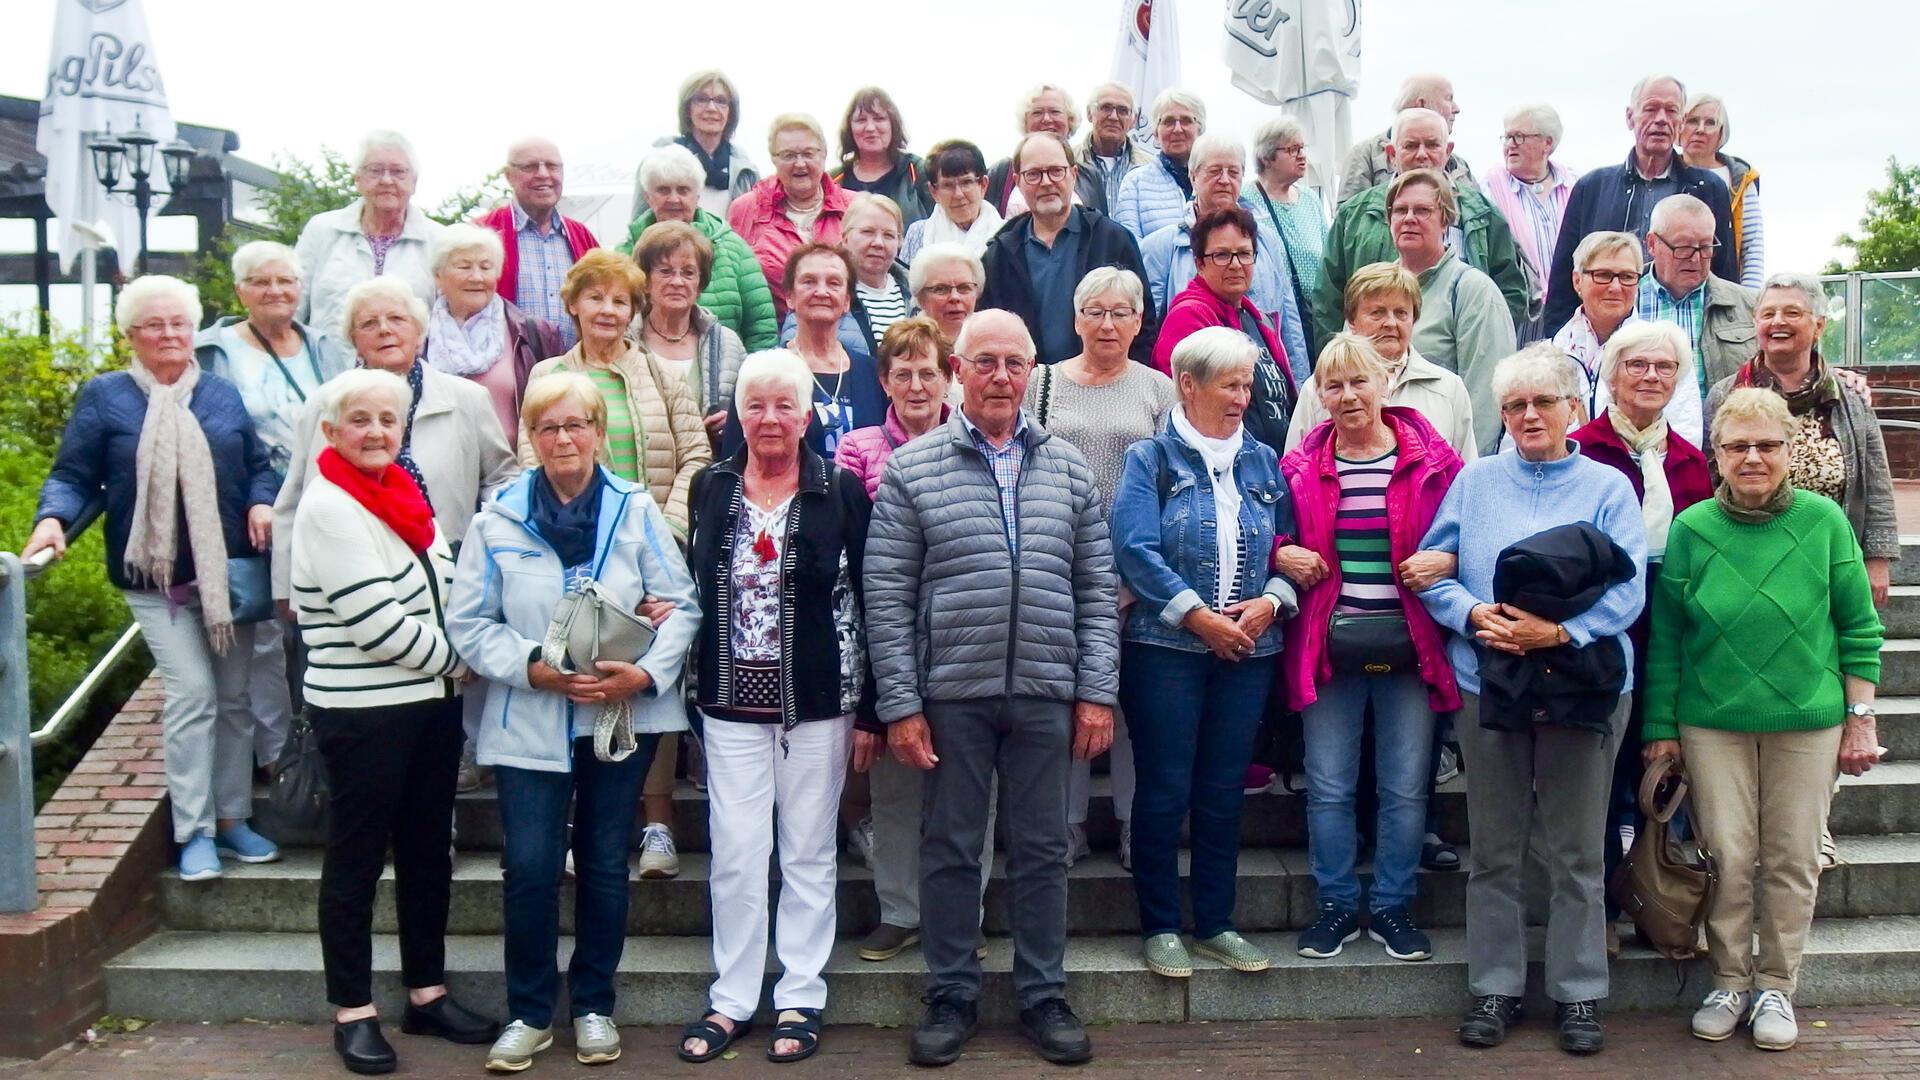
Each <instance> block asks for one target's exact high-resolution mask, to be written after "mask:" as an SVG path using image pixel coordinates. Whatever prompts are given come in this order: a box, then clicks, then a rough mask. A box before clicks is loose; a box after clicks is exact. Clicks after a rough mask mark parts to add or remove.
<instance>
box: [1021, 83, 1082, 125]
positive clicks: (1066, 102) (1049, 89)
mask: <svg viewBox="0 0 1920 1080" xmlns="http://www.w3.org/2000/svg"><path fill="white" fill-rule="evenodd" d="M1041 94H1059V95H1060V104H1061V106H1062V108H1064V109H1065V111H1066V114H1067V134H1068V135H1072V134H1073V133H1074V132H1075V131H1078V130H1079V129H1080V117H1079V115H1078V114H1076V113H1075V112H1074V111H1073V94H1072V93H1071V92H1070V91H1068V90H1067V88H1066V87H1064V86H1056V85H1055V84H1053V83H1044V82H1043V83H1035V84H1034V85H1033V86H1031V87H1029V88H1028V89H1027V92H1026V93H1024V94H1022V95H1020V111H1019V112H1018V113H1017V114H1015V115H1014V118H1013V125H1014V130H1015V131H1018V132H1019V133H1020V134H1022V135H1025V134H1026V133H1027V113H1028V112H1030V111H1032V109H1033V103H1034V101H1035V100H1037V99H1038V98H1039V97H1040V95H1041Z"/></svg>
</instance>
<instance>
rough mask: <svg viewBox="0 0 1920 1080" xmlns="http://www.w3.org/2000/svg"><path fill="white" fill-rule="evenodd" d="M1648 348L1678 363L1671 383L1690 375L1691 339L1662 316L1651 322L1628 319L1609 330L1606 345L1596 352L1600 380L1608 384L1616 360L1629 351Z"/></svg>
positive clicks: (1678, 382)
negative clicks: (1622, 324)
mask: <svg viewBox="0 0 1920 1080" xmlns="http://www.w3.org/2000/svg"><path fill="white" fill-rule="evenodd" d="M1650 349H1659V350H1661V351H1663V352H1665V353H1666V354H1667V355H1668V356H1671V357H1673V359H1674V361H1675V362H1676V363H1678V364H1679V365H1680V372H1679V374H1677V375H1675V376H1674V385H1675V386H1676V387H1677V386H1679V385H1681V383H1680V380H1682V379H1688V378H1692V374H1691V373H1692V371H1693V339H1691V338H1689V337H1687V332H1686V331H1685V330H1682V329H1680V327H1679V326H1678V325H1676V324H1674V323H1670V322H1668V321H1666V320H1665V319H1659V320H1654V321H1651V322H1649V321H1636V322H1630V323H1628V324H1627V325H1625V326H1623V327H1621V328H1620V329H1618V330H1615V331H1614V332H1613V336H1612V337H1610V338H1608V339H1607V347H1606V348H1605V349H1602V350H1601V351H1600V382H1601V383H1602V384H1603V385H1605V384H1611V383H1612V382H1613V376H1614V371H1615V369H1617V368H1618V367H1619V366H1620V361H1622V360H1624V359H1626V357H1627V356H1628V355H1629V354H1631V353H1642V352H1646V351H1648V350H1650Z"/></svg>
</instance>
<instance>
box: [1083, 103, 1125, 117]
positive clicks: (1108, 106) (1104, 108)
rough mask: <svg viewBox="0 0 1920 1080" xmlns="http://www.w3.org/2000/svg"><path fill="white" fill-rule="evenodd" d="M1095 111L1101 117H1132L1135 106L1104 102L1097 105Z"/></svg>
mask: <svg viewBox="0 0 1920 1080" xmlns="http://www.w3.org/2000/svg"><path fill="white" fill-rule="evenodd" d="M1093 111H1094V112H1097V113H1099V114H1100V115H1101V116H1132V115H1133V106H1131V105H1122V104H1121V103H1119V102H1117V101H1103V102H1101V103H1100V104H1098V105H1095V106H1094V107H1093Z"/></svg>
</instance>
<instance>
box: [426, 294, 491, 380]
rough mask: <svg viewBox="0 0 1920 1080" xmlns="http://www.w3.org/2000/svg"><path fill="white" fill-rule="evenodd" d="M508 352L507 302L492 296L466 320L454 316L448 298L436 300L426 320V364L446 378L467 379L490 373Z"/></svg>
mask: <svg viewBox="0 0 1920 1080" xmlns="http://www.w3.org/2000/svg"><path fill="white" fill-rule="evenodd" d="M506 352H507V302H506V301H505V300H502V299H500V297H499V296H498V295H495V296H494V298H493V299H491V300H489V301H487V306H486V307H483V308H481V309H480V310H479V311H477V312H474V313H473V314H472V315H470V316H468V317H467V320H466V321H465V322H462V321H460V320H459V319H456V318H454V317H453V309H451V308H449V307H447V298H446V297H444V296H442V297H436V298H435V299H434V301H433V315H432V316H431V317H430V318H428V319H427V363H429V364H432V365H433V366H434V367H437V368H439V369H440V370H441V371H444V372H446V373H447V374H449V375H458V376H460V377H461V378H463V379H470V378H472V377H473V376H475V375H484V374H486V373H487V372H488V371H491V370H493V365H495V364H497V363H499V362H500V358H501V357H502V356H505V355H506Z"/></svg>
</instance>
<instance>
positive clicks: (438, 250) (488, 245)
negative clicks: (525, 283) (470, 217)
mask: <svg viewBox="0 0 1920 1080" xmlns="http://www.w3.org/2000/svg"><path fill="white" fill-rule="evenodd" d="M469 251H478V252H480V253H481V254H482V255H487V256H491V257H492V259H493V273H494V276H495V277H496V278H497V277H499V276H500V269H501V267H502V266H504V265H505V264H506V258H507V249H506V247H505V245H503V244H501V243H500V234H499V233H497V232H494V231H493V230H492V229H483V228H481V227H480V226H478V225H473V224H469V223H468V222H465V221H456V222H454V223H453V224H452V225H449V226H447V227H446V228H444V229H442V230H440V234H439V235H438V236H435V237H434V238H433V246H432V247H431V248H430V249H429V250H428V253H427V266H428V268H429V270H430V271H431V272H432V274H433V276H435V277H439V276H440V271H442V270H445V269H446V268H447V260H449V259H451V258H453V257H454V256H455V255H464V254H466V253H467V252H469Z"/></svg>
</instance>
